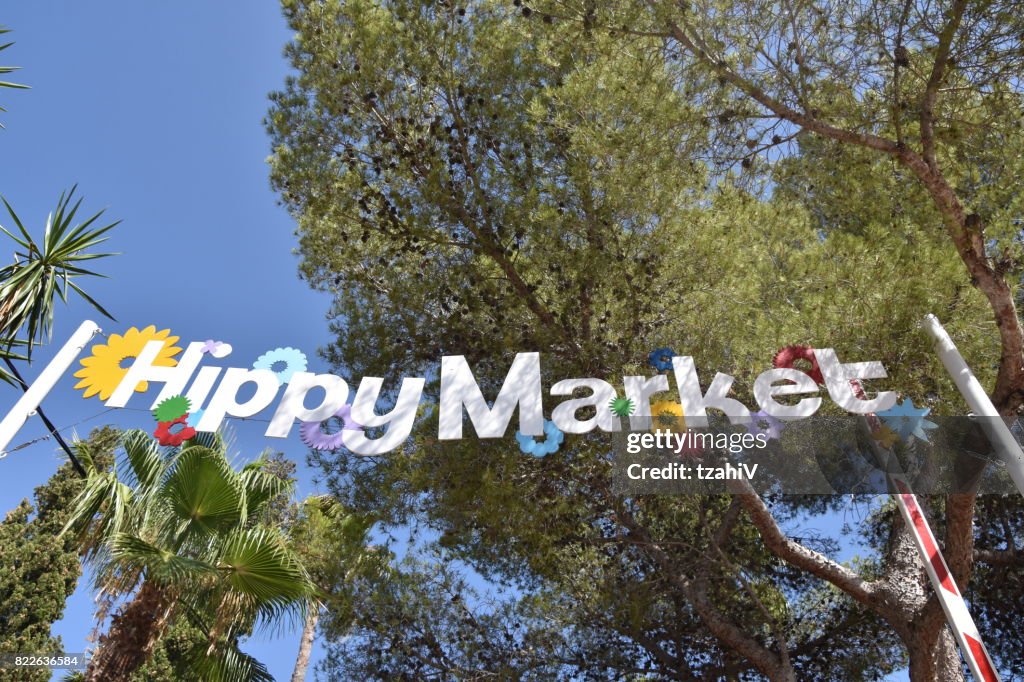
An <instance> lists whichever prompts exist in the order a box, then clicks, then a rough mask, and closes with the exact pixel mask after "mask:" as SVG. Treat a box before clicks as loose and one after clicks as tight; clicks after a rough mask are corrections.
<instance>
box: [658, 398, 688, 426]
mask: <svg viewBox="0 0 1024 682" xmlns="http://www.w3.org/2000/svg"><path fill="white" fill-rule="evenodd" d="M651 417H653V420H652V421H653V424H652V426H654V427H656V428H665V429H666V430H668V431H672V430H673V427H679V426H681V429H680V430H682V431H685V430H686V420H685V419H683V406H682V405H680V404H679V403H675V402H672V401H671V400H659V401H657V402H656V403H654V404H653V405H651Z"/></svg>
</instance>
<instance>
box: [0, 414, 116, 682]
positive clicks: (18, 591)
mask: <svg viewBox="0 0 1024 682" xmlns="http://www.w3.org/2000/svg"><path fill="white" fill-rule="evenodd" d="M86 443H87V445H84V446H83V447H89V448H90V449H92V450H93V451H94V452H95V456H96V460H97V462H101V463H102V462H104V461H106V462H107V463H108V464H109V462H110V461H111V460H112V455H113V450H114V446H115V444H116V434H115V433H114V432H113V431H112V430H110V429H98V430H96V431H94V432H93V433H92V434H91V435H90V436H89V439H88V440H87V441H86ZM82 486H83V481H82V479H81V477H80V476H79V475H78V474H77V473H76V472H75V470H74V469H73V468H72V466H71V464H70V463H65V464H62V465H61V466H60V468H58V469H57V471H56V473H54V475H53V476H51V477H50V480H49V481H47V482H46V484H45V485H42V486H39V487H38V488H36V490H35V494H34V499H35V504H34V505H33V504H30V503H29V501H28V500H23V501H22V503H21V504H20V505H18V506H17V507H16V508H14V509H12V510H11V511H9V512H7V516H6V517H5V518H4V520H3V521H2V522H0V651H2V652H6V653H44V652H45V653H60V652H62V651H64V650H65V649H64V647H63V646H62V644H61V641H60V638H59V637H53V636H52V635H51V634H50V626H51V625H52V624H53V623H54V622H55V621H58V620H60V618H61V616H62V615H63V613H64V603H65V602H66V601H67V598H68V597H69V596H71V593H72V592H74V591H75V587H76V586H77V584H78V578H79V576H80V575H81V568H80V567H79V562H78V546H77V544H76V543H75V542H74V540H73V539H72V538H67V537H65V538H58V537H57V536H58V535H59V534H60V531H61V529H62V528H63V526H64V524H65V523H66V522H67V520H68V517H69V515H70V510H71V502H72V501H73V500H74V499H75V496H76V495H77V494H78V493H79V492H80V491H81V489H82ZM48 679H50V672H49V671H48V670H45V669H43V670H17V671H16V670H0V680H4V681H5V682H6V681H8V680H10V681H12V682H14V681H19V682H20V681H21V680H48Z"/></svg>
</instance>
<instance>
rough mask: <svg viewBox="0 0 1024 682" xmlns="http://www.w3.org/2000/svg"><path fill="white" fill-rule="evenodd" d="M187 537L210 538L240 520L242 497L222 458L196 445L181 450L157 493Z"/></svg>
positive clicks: (231, 473)
mask: <svg viewBox="0 0 1024 682" xmlns="http://www.w3.org/2000/svg"><path fill="white" fill-rule="evenodd" d="M160 495H161V498H162V499H164V500H166V501H167V503H168V504H169V505H170V508H171V509H172V510H173V511H174V513H175V515H176V516H177V517H178V518H179V519H180V520H181V521H182V522H183V523H184V524H185V526H186V528H187V530H188V533H189V534H192V533H199V534H203V535H206V534H213V533H215V532H217V531H222V530H225V529H227V528H230V527H232V526H234V525H236V524H238V523H239V521H240V519H241V518H243V493H242V490H241V486H240V485H239V483H238V481H237V474H235V472H234V471H233V470H232V469H231V467H230V466H229V465H228V463H227V461H226V460H225V458H224V456H223V454H220V453H217V452H216V451H214V450H211V449H209V448H205V447H202V446H198V445H190V446H188V447H186V448H183V449H182V450H181V452H180V453H179V454H178V456H177V458H176V459H175V461H174V467H173V471H171V473H170V474H169V475H168V476H167V480H166V481H165V483H164V485H163V486H162V489H161V492H160Z"/></svg>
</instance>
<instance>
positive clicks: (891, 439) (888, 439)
mask: <svg viewBox="0 0 1024 682" xmlns="http://www.w3.org/2000/svg"><path fill="white" fill-rule="evenodd" d="M871 437H872V438H874V439H875V440H876V441H878V444H879V445H881V446H882V447H884V448H886V449H889V448H891V447H892V446H893V445H895V444H896V441H898V440H899V439H900V436H899V434H898V433H896V432H895V431H893V430H892V429H890V428H889V427H888V426H882V428H880V429H878V430H877V431H872V432H871Z"/></svg>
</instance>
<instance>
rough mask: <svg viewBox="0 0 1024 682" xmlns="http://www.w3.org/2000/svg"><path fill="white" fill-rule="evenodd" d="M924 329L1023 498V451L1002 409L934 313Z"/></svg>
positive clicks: (928, 318) (929, 317) (927, 320)
mask: <svg viewBox="0 0 1024 682" xmlns="http://www.w3.org/2000/svg"><path fill="white" fill-rule="evenodd" d="M924 328H925V329H926V330H927V331H928V333H929V334H930V335H931V337H932V338H933V339H935V351H936V352H937V353H938V354H939V359H940V360H942V364H943V365H944V366H945V368H946V371H947V372H949V375H950V376H951V377H952V378H953V383H954V384H956V387H957V389H958V390H959V391H960V393H961V394H962V395H963V397H964V400H966V401H967V405H968V407H970V408H971V411H972V412H973V413H974V414H976V415H977V416H979V417H983V419H981V420H979V421H981V427H982V428H983V429H984V430H985V435H987V436H988V438H989V440H990V441H992V445H993V446H994V447H995V449H996V453H997V454H998V455H999V457H1000V458H1001V459H1002V460H1003V462H1004V463H1005V464H1006V470H1007V472H1009V474H1010V478H1012V479H1013V482H1014V483H1016V484H1017V490H1019V491H1020V494H1021V495H1024V453H1022V452H1021V449H1020V444H1019V443H1017V439H1016V438H1014V437H1013V434H1012V433H1010V429H1009V428H1007V426H1006V422H1004V421H1003V417H1002V415H1001V414H999V410H997V409H996V406H995V405H993V404H992V400H991V399H989V397H988V393H986V392H985V389H984V388H982V386H981V382H980V381H978V379H977V377H975V376H974V372H972V371H971V368H970V367H968V366H967V362H966V361H965V360H964V357H963V356H962V355H960V351H958V350H957V349H956V345H955V344H954V343H953V339H951V338H949V334H948V333H946V330H945V328H943V326H942V323H940V322H939V318H937V317H935V316H934V315H932V314H930V313H929V314H928V315H925V318H924Z"/></svg>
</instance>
